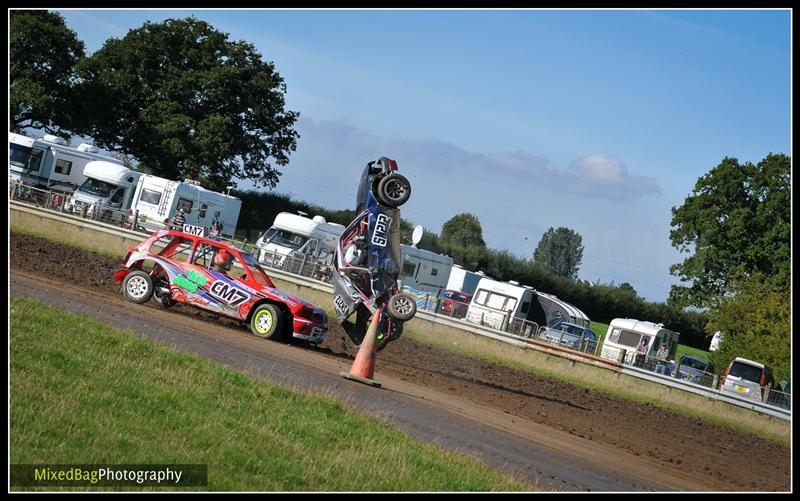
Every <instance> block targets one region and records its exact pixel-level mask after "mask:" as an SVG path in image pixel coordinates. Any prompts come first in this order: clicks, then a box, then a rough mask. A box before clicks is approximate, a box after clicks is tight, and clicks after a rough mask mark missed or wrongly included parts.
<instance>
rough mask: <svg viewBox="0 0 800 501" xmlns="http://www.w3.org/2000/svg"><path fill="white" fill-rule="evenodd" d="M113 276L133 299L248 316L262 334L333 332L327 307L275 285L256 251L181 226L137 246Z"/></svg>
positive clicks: (307, 337)
mask: <svg viewBox="0 0 800 501" xmlns="http://www.w3.org/2000/svg"><path fill="white" fill-rule="evenodd" d="M114 280H116V281H117V282H119V283H121V284H122V294H123V295H124V296H125V298H126V299H128V300H130V301H133V302H134V303H144V302H146V301H147V300H149V299H150V298H152V299H153V300H154V301H156V302H157V303H158V304H159V305H160V306H162V307H164V308H168V307H169V306H172V305H174V304H175V303H186V304H190V305H192V306H197V307H198V308H202V309H204V310H208V311H211V312H213V313H216V314H218V315H223V316H226V317H229V318H233V319H236V320H239V321H243V322H247V323H248V325H249V326H250V330H251V331H252V332H253V334H255V335H256V336H259V337H263V338H285V339H289V338H291V337H294V338H296V339H301V340H304V341H309V342H312V343H320V342H322V340H323V339H325V334H327V332H328V318H327V315H326V314H325V310H323V309H322V308H319V307H317V306H314V305H313V304H311V303H308V302H306V301H305V300H303V299H302V298H299V297H297V296H293V295H291V294H287V293H285V292H283V291H281V290H280V289H278V288H277V287H275V284H273V283H272V280H270V278H269V276H267V274H266V273H265V272H264V270H263V269H262V268H261V266H259V264H258V262H257V261H256V259H255V258H254V257H253V256H252V255H251V254H249V253H247V252H245V251H243V250H241V249H237V248H236V247H233V246H231V245H227V244H225V243H223V242H220V241H217V240H210V239H207V238H203V237H200V236H196V235H190V234H188V233H183V232H180V231H168V230H160V231H157V232H155V233H153V234H152V235H151V236H150V237H148V238H147V239H146V240H144V241H143V242H141V243H140V244H138V245H136V246H134V247H132V248H131V249H130V250H129V251H128V255H127V256H125V260H124V261H123V262H122V269H120V270H118V271H117V272H116V273H114Z"/></svg>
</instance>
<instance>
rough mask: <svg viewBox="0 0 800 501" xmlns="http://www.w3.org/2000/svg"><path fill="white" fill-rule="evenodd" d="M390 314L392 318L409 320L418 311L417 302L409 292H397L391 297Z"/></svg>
mask: <svg viewBox="0 0 800 501" xmlns="http://www.w3.org/2000/svg"><path fill="white" fill-rule="evenodd" d="M388 306H389V315H391V316H392V318H395V319H397V320H400V321H401V322H407V321H409V320H411V319H412V318H414V315H416V313H417V303H416V301H414V298H412V297H411V296H408V295H407V294H395V295H394V296H392V297H390V298H389V305H388Z"/></svg>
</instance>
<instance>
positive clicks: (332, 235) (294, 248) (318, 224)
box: [256, 212, 345, 266]
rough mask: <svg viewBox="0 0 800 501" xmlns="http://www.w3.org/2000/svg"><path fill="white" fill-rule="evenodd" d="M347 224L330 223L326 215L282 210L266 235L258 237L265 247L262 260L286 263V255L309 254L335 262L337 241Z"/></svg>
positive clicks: (312, 256)
mask: <svg viewBox="0 0 800 501" xmlns="http://www.w3.org/2000/svg"><path fill="white" fill-rule="evenodd" d="M344 229H345V228H344V226H343V225H341V224H338V223H329V222H327V221H326V220H325V218H324V217H322V216H314V217H313V218H308V217H306V215H305V213H299V214H292V213H291V212H281V213H279V214H278V215H277V216H275V221H274V222H273V223H272V226H270V227H269V229H268V230H267V231H265V232H264V234H263V235H261V236H260V237H258V240H256V247H258V248H259V249H261V250H260V251H259V253H258V260H259V261H260V262H262V263H266V264H269V265H270V266H282V265H283V261H284V259H286V256H290V255H291V256H294V257H302V256H308V258H309V259H311V260H314V261H322V262H325V263H326V264H331V263H332V262H333V254H334V251H335V250H336V242H337V241H338V240H339V236H340V235H341V234H342V232H344Z"/></svg>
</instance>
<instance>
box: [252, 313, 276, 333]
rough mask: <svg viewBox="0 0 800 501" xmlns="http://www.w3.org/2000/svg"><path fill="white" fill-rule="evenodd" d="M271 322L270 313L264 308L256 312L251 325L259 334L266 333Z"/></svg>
mask: <svg viewBox="0 0 800 501" xmlns="http://www.w3.org/2000/svg"><path fill="white" fill-rule="evenodd" d="M272 322H273V319H272V313H270V312H269V311H266V310H264V311H259V312H258V313H256V318H255V319H254V321H253V325H254V326H255V328H256V331H257V332H258V333H259V334H266V333H267V332H269V330H270V329H271V328H272Z"/></svg>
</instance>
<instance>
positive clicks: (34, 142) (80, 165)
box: [8, 132, 123, 193]
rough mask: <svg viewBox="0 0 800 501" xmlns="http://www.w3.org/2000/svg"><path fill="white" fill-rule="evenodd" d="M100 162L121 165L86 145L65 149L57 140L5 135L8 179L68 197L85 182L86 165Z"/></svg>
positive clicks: (58, 138)
mask: <svg viewBox="0 0 800 501" xmlns="http://www.w3.org/2000/svg"><path fill="white" fill-rule="evenodd" d="M94 160H102V161H104V162H107V163H111V164H116V165H120V166H121V165H123V163H122V161H121V160H118V159H116V158H113V157H110V156H106V155H104V154H102V153H101V152H100V150H98V149H97V148H96V147H94V146H92V145H90V144H86V143H83V144H80V145H78V146H76V147H72V146H69V145H68V144H67V142H66V141H65V140H64V139H63V138H60V137H58V136H53V135H50V134H48V135H45V136H44V137H43V138H34V137H30V136H25V135H22V134H15V133H13V132H9V133H8V177H9V180H10V181H22V182H24V183H26V184H29V185H31V186H34V187H40V188H44V189H47V190H53V191H59V192H61V193H72V192H73V191H75V190H76V189H77V188H78V186H80V185H81V184H83V182H84V181H85V180H86V176H85V175H84V169H85V167H86V165H87V164H88V163H89V162H92V161H94Z"/></svg>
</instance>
